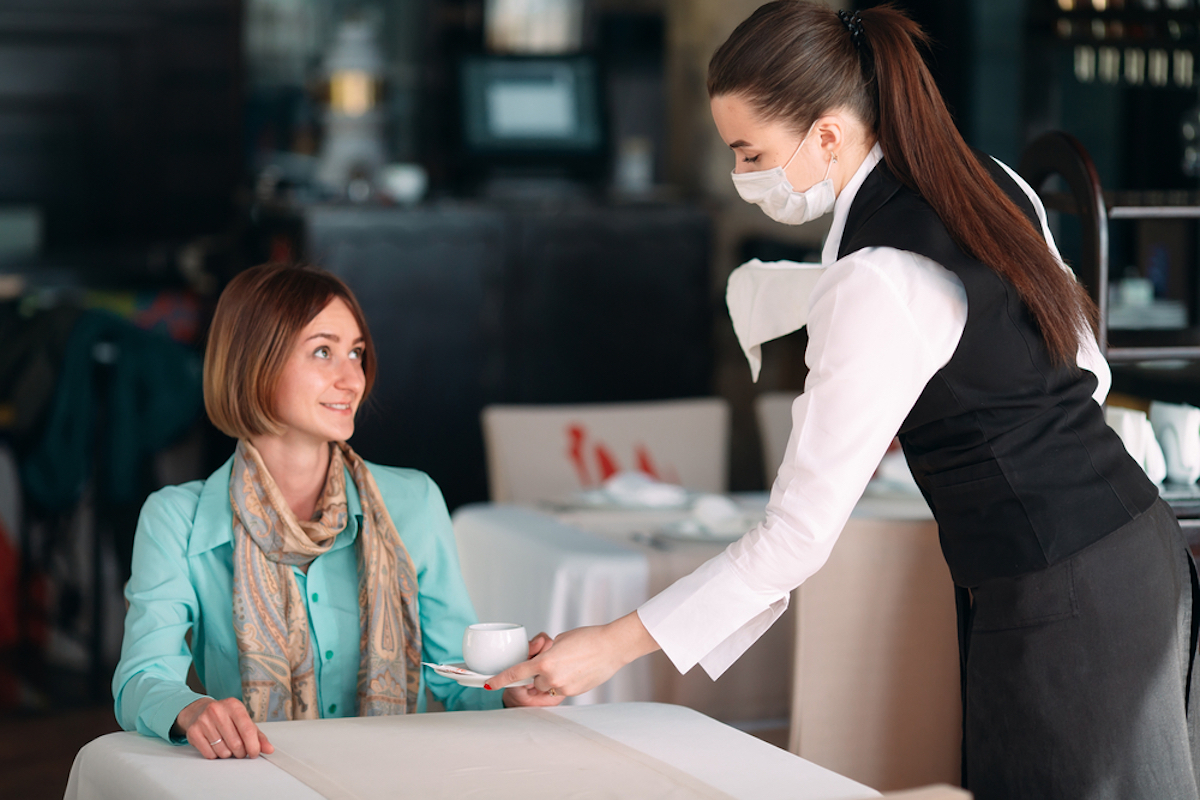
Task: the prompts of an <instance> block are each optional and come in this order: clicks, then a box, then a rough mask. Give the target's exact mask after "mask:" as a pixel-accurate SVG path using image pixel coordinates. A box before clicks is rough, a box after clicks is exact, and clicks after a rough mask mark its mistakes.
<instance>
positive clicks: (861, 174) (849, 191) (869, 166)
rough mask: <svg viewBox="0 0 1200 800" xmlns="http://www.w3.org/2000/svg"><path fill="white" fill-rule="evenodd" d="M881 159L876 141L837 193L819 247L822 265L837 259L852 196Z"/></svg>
mask: <svg viewBox="0 0 1200 800" xmlns="http://www.w3.org/2000/svg"><path fill="white" fill-rule="evenodd" d="M882 160H883V148H881V147H880V146H879V143H878V142H876V143H875V145H874V146H873V147H872V148H871V151H870V152H869V153H867V157H866V158H864V159H863V162H862V164H861V165H859V168H858V171H857V172H855V173H854V177H852V178H851V179H850V181H849V183H847V184H846V185H845V186H843V187H842V193H841V194H839V195H838V197H837V200H836V201H835V202H834V204H833V222H832V223H831V224H830V226H829V235H828V236H826V237H825V246H824V247H822V248H821V264H823V265H824V266H829V265H830V264H832V263H833V262H835V261H837V259H838V250H839V249H840V248H841V246H842V234H843V233H845V231H846V217H847V216H849V214H850V206H852V205H853V204H854V197H855V195H857V194H858V190H859V188H860V187H861V186H862V185H863V181H865V180H866V179H867V176H868V175H870V174H871V170H873V169H875V165H876V164H878V163H879V162H880V161H882Z"/></svg>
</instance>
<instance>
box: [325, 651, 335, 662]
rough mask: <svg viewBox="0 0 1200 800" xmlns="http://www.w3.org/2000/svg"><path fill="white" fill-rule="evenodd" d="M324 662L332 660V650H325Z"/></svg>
mask: <svg viewBox="0 0 1200 800" xmlns="http://www.w3.org/2000/svg"><path fill="white" fill-rule="evenodd" d="M325 660H326V661H332V660H333V651H332V650H326V651H325Z"/></svg>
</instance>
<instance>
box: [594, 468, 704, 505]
mask: <svg viewBox="0 0 1200 800" xmlns="http://www.w3.org/2000/svg"><path fill="white" fill-rule="evenodd" d="M604 494H605V495H606V496H607V497H608V499H609V500H611V501H612V502H613V503H614V504H615V505H619V506H630V507H633V508H677V507H679V506H682V505H683V504H684V503H686V502H687V496H688V495H687V490H686V489H684V488H683V487H682V486H677V485H675V484H673V483H662V482H661V481H657V480H655V479H654V478H651V477H650V476H649V475H647V474H646V473H644V472H618V473H617V474H616V475H613V476H612V477H611V478H609V479H608V480H606V481H605V482H604Z"/></svg>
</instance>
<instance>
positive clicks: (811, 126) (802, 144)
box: [783, 119, 817, 171]
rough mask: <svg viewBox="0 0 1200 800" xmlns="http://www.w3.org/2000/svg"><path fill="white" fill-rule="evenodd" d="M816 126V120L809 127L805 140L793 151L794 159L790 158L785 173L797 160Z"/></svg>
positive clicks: (785, 166)
mask: <svg viewBox="0 0 1200 800" xmlns="http://www.w3.org/2000/svg"><path fill="white" fill-rule="evenodd" d="M816 124H817V121H816V120H815V119H814V120H813V122H812V125H809V126H808V132H807V133H805V134H804V138H803V139H801V140H800V144H798V145H796V149H795V150H793V151H792V157H791V158H789V159H788V160H787V163H786V164H784V165H783V169H784V170H785V171H786V170H787V168H788V167H790V166H791V165H792V162H793V161H795V160H796V155H797V154H798V153H799V152H800V148H801V147H804V143H805V142H807V141H808V137H809V136H811V135H812V132H813V128H814V127H816Z"/></svg>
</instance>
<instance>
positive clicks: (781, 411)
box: [754, 392, 799, 489]
mask: <svg viewBox="0 0 1200 800" xmlns="http://www.w3.org/2000/svg"><path fill="white" fill-rule="evenodd" d="M798 396H799V394H798V393H797V392H763V393H762V394H760V395H758V396H757V397H755V398H754V418H755V420H756V421H757V422H758V438H759V442H760V443H761V444H762V457H763V475H764V476H765V478H766V482H767V488H768V489H769V488H771V484H772V483H774V482H775V475H776V473H778V472H779V465H780V464H782V463H783V454H784V451H786V450H787V443H788V437H789V436H791V435H792V403H793V402H795V400H796V398H797V397H798Z"/></svg>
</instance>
